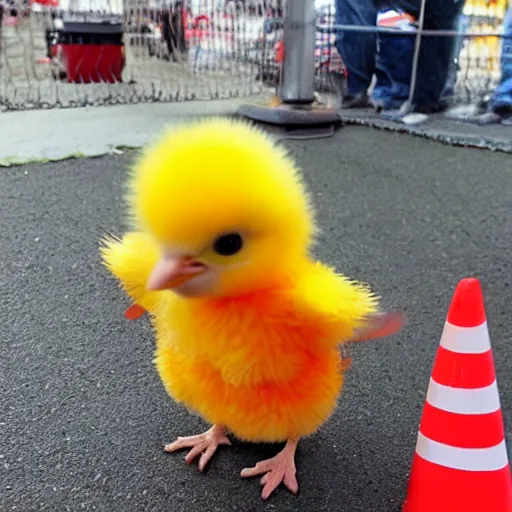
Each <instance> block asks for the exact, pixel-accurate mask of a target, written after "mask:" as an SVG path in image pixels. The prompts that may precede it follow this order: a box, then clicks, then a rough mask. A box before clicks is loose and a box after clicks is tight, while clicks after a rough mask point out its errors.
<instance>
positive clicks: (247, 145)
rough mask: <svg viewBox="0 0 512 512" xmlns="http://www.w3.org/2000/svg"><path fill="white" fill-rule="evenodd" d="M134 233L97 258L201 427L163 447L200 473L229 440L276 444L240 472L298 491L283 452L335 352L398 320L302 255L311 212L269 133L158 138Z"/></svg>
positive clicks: (139, 195) (218, 127)
mask: <svg viewBox="0 0 512 512" xmlns="http://www.w3.org/2000/svg"><path fill="white" fill-rule="evenodd" d="M129 191H130V193H129V197H128V202H129V207H130V216H131V220H132V222H133V230H132V231H130V232H129V233H127V234H126V235H125V236H124V237H123V238H122V239H121V240H116V239H113V238H110V239H107V240H105V241H104V245H103V247H102V257H103V261H104V263H105V265H106V266H107V268H108V269H109V270H110V271H111V272H112V274H114V276H116V277H117V278H118V279H119V281H120V282H121V283H122V286H123V287H124V290H125V291H126V293H127V294H128V295H130V297H131V298H132V299H133V300H134V302H135V303H136V304H138V305H140V306H141V307H142V308H144V309H146V310H147V311H148V312H149V314H150V317H151V320H152V322H153V325H154V329H155V332H156V338H157V339H156V356H155V364H156V368H157V370H158V373H159V375H160V377H161V379H162V382H163V384H164V386H165V388H166V390H167V392H168V393H169V395H170V396H171V397H173V398H174V400H175V401H177V402H179V403H182V404H185V405H186V406H187V407H188V408H189V409H190V410H191V411H194V412H195V413H197V414H199V415H201V416H202V417H203V418H204V419H205V420H206V421H207V422H209V423H210V424H211V425H212V427H211V428H210V429H209V430H208V431H207V432H205V433H203V434H199V435H196V436H191V437H183V438H182V437H180V438H178V440H177V441H175V442H173V443H171V444H169V445H166V446H165V450H166V451H168V452H174V451H176V450H181V449H184V448H190V451H189V453H188V455H187V456H186V461H187V462H188V463H191V462H192V461H193V460H194V459H196V458H197V457H199V469H200V470H201V471H202V470H203V469H204V468H205V465H206V464H207V462H208V461H209V460H210V458H211V457H212V455H213V454H214V452H215V451H216V449H217V447H218V446H219V445H229V444H230V441H229V439H228V437H227V434H228V433H232V434H233V435H235V436H237V437H238V438H239V439H242V440H245V441H252V442H281V441H286V445H285V448H284V449H283V450H282V451H281V452H280V453H278V454H277V455H276V456H275V457H273V458H271V459H269V460H265V461H262V462H260V463H258V464H257V465H256V466H255V467H254V468H246V469H244V470H243V471H242V473H241V475H242V477H251V476H255V475H263V477H262V479H261V484H262V485H263V490H262V498H263V499H266V498H268V497H269V496H270V494H271V493H272V492H273V491H274V489H276V488H277V487H278V486H279V484H280V483H281V482H283V483H284V484H285V486H286V487H288V489H290V490H291V491H292V492H294V493H296V492H297V490H298V483H297V479H296V474H295V473H296V469H295V451H296V447H297V443H298V441H299V439H300V438H301V437H304V436H308V435H310V434H312V433H314V432H315V431H316V430H317V429H318V427H320V426H321V425H322V424H323V423H324V422H325V421H326V420H327V419H328V418H329V416H330V415H331V413H332V412H333V410H334V408H335V405H336V402H337V399H338V395H339V393H340V390H341V385H342V364H341V357H340V352H339V347H338V346H339V344H340V343H342V342H345V341H354V340H361V339H369V338H375V337H380V336H385V335H388V334H392V333H394V332H396V331H398V330H399V329H400V328H401V326H402V324H403V317H402V316H401V315H400V314H399V313H386V314H383V313H378V312H377V305H378V300H377V298H376V297H375V296H374V295H373V294H372V293H371V292H370V291H369V290H368V288H367V287H366V286H364V285H362V284H359V283H356V282H354V281H351V280H349V279H347V278H346V277H344V276H342V275H339V274H337V273H336V272H335V271H334V270H333V269H331V268H329V267H327V266H326V265H324V264H322V263H320V262H317V261H314V260H313V259H312V257H311V256H310V248H311V245H312V243H313V240H314V234H315V231H316V228H315V222H314V212H313V209H312V206H311V202H310V200H309V197H308V194H307V192H306V189H305V186H304V183H303V181H302V178H301V175H300V173H299V171H298V170H297V167H296V166H295V164H294V163H293V161H292V160H291V159H290V157H289V156H287V154H286V152H285V151H284V150H283V149H282V148H278V147H276V146H275V145H274V143H273V141H272V140H271V138H270V137H269V136H267V135H266V134H264V133H263V132H262V131H260V130H259V129H257V128H255V127H253V126H250V125H248V124H245V123H242V122H239V121H233V120H228V119H215V120H211V119H210V120H204V121H201V122H196V123H193V124H189V125H186V126H184V127H181V128H179V129H177V130H176V131H173V132H170V133H168V134H166V135H165V136H164V137H163V138H162V139H161V140H159V141H158V142H157V143H156V144H154V145H153V146H152V147H150V148H149V149H148V150H147V151H145V153H144V154H143V156H142V157H141V158H140V159H139V161H138V162H137V164H136V165H135V166H134V168H133V173H132V174H131V176H130V179H129Z"/></svg>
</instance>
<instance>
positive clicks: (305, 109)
mask: <svg viewBox="0 0 512 512" xmlns="http://www.w3.org/2000/svg"><path fill="white" fill-rule="evenodd" d="M315 45H316V10H315V1H314V0H288V1H287V2H286V10H285V20H284V62H283V69H282V82H281V85H280V87H279V90H278V96H279V97H278V98H277V100H278V101H277V102H276V101H275V100H276V98H272V99H270V101H268V100H264V101H263V103H262V104H261V103H260V104H251V105H243V106H242V107H241V108H240V109H239V110H238V114H239V115H241V116H243V117H246V118H249V119H252V120H253V121H258V122H262V123H268V124H273V125H278V126H282V127H295V128H298V127H301V128H315V127H317V128H319V129H320V131H322V130H325V129H326V128H327V130H328V134H332V131H333V127H334V126H335V125H339V124H340V123H341V116H340V112H339V110H338V109H337V108H334V107H331V106H328V105H323V104H321V103H319V102H317V101H316V100H315V94H314V81H315ZM276 103H277V105H276ZM312 136H315V134H314V132H313V133H312Z"/></svg>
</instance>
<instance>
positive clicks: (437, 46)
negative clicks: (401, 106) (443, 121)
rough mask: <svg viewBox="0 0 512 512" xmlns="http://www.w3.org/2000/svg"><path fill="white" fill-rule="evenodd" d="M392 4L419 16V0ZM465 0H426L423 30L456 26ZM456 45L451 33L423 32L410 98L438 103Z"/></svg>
mask: <svg viewBox="0 0 512 512" xmlns="http://www.w3.org/2000/svg"><path fill="white" fill-rule="evenodd" d="M390 4H392V5H393V6H394V7H395V8H398V9H403V10H404V11H406V12H408V13H409V14H412V15H413V16H415V17H416V18H419V15H420V9H421V0H390ZM463 7H464V0H426V4H425V19H424V24H423V28H424V29H425V30H455V28H456V26H457V22H458V19H459V16H460V15H461V13H462V9H463ZM454 45H455V38H454V37H444V36H443V37H441V36H439V37H435V36H423V37H422V40H421V47H420V54H419V61H418V75H417V80H416V88H415V94H414V99H413V102H414V103H415V104H416V105H417V106H418V107H427V106H434V105H436V104H438V103H439V100H440V99H441V94H442V93H443V90H444V88H445V85H446V83H447V80H448V76H449V71H450V63H451V59H452V56H453V48H454Z"/></svg>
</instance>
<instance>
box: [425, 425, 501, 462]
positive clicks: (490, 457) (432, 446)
mask: <svg viewBox="0 0 512 512" xmlns="http://www.w3.org/2000/svg"><path fill="white" fill-rule="evenodd" d="M416 453H417V454H418V455H419V456H420V457H422V458H423V459H425V460H428V461H429V462H432V463H434V464H438V465H440V466H444V467H446V468H451V469H459V470H464V471H498V470H500V469H503V468H505V467H506V466H507V465H508V455H507V448H506V446H505V440H503V441H501V443H499V444H497V445H495V446H491V447H490V448H458V447H455V446H449V445H447V444H443V443H438V442H437V441H432V439H429V438H428V437H425V436H424V435H423V434H422V433H421V432H420V433H419V434H418V442H417V443H416Z"/></svg>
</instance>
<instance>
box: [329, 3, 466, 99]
mask: <svg viewBox="0 0 512 512" xmlns="http://www.w3.org/2000/svg"><path fill="white" fill-rule="evenodd" d="M463 4H464V1H463V0H427V4H426V9H425V22H424V27H425V29H446V30H449V29H454V28H455V26H456V23H457V19H458V17H459V15H460V13H461V11H462V7H463ZM381 7H384V5H382V6H381ZM385 7H386V8H388V7H389V8H395V9H401V10H404V11H406V12H408V13H410V14H412V15H413V16H416V17H418V16H419V8H420V1H419V0H389V1H387V2H386V5H385ZM377 12H378V9H377V5H376V3H375V2H374V1H372V0H336V23H337V24H343V25H359V26H361V25H367V26H376V22H377ZM336 46H337V48H338V52H339V53H340V56H341V58H342V59H343V62H344V63H345V66H346V67H347V70H348V79H347V82H348V83H347V94H348V95H354V94H358V93H361V92H365V91H366V90H367V89H368V87H369V85H370V83H371V80H372V75H373V74H375V75H376V77H377V83H376V87H375V92H374V97H375V99H376V100H377V101H378V102H379V103H381V104H382V105H383V106H384V107H385V108H396V106H399V105H400V104H401V103H402V102H403V101H404V100H405V99H407V97H408V96H409V86H410V80H411V71H412V58H413V53H414V37H413V36H412V35H410V34H409V35H408V34H404V33H403V32H400V33H398V34H397V35H394V34H382V33H381V34H379V35H376V34H374V33H373V34H372V33H367V32H362V33H361V32H359V33H358V32H348V31H347V32H345V31H342V30H340V31H338V34H337V42H336ZM453 47H454V38H450V37H428V38H427V37H424V38H423V40H422V45H421V49H420V56H419V64H418V77H417V82H416V90H415V95H414V99H413V101H414V103H415V104H416V105H418V106H426V105H434V104H436V103H437V102H439V100H440V98H441V95H442V93H443V91H444V89H445V85H446V84H447V81H448V77H449V70H450V63H451V61H452V56H453Z"/></svg>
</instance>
